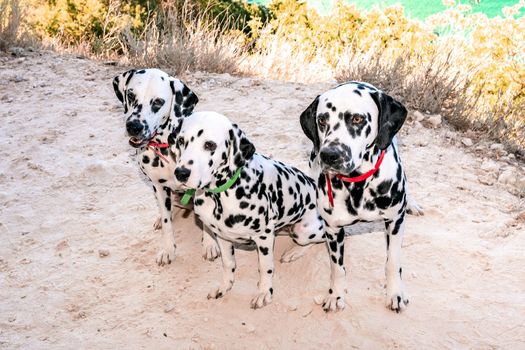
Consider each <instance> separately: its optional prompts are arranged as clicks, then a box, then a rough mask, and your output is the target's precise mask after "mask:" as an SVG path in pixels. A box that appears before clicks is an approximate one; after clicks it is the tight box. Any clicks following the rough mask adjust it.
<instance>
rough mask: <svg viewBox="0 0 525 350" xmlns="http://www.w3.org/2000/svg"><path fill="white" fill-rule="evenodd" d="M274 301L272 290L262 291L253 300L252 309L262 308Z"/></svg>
mask: <svg viewBox="0 0 525 350" xmlns="http://www.w3.org/2000/svg"><path fill="white" fill-rule="evenodd" d="M271 302H272V290H271V288H270V290H268V291H266V292H260V293H259V294H257V295H256V296H255V297H254V298H253V299H252V301H251V303H250V305H251V307H252V309H260V308H262V307H265V306H266V305H268V304H270V303H271Z"/></svg>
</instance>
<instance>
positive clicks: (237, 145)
mask: <svg viewBox="0 0 525 350" xmlns="http://www.w3.org/2000/svg"><path fill="white" fill-rule="evenodd" d="M229 133H230V162H231V161H233V163H234V165H235V167H237V168H238V167H240V166H243V165H244V164H245V163H246V161H248V160H250V159H252V157H253V154H254V153H255V146H254V145H253V143H251V141H250V140H248V137H246V134H245V133H244V132H243V131H242V130H241V129H240V128H239V127H238V126H237V124H233V128H232V129H230V131H229Z"/></svg>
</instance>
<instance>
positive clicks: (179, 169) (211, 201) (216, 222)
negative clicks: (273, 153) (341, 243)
mask: <svg viewBox="0 0 525 350" xmlns="http://www.w3.org/2000/svg"><path fill="white" fill-rule="evenodd" d="M171 142H173V146H172V147H171V151H172V153H173V154H174V157H175V158H174V161H176V167H175V172H174V175H175V185H176V186H177V187H180V188H187V189H193V190H195V196H194V209H195V213H196V214H197V215H198V216H199V218H200V219H201V220H202V221H203V222H204V223H205V224H206V225H207V226H209V227H210V228H211V229H212V230H213V232H214V233H215V234H216V235H217V241H218V243H219V247H220V250H221V257H222V265H223V279H222V283H221V285H220V286H219V287H218V288H216V289H213V290H212V291H211V292H210V293H209V295H208V298H209V299H217V298H220V297H222V296H224V295H225V293H226V292H228V291H229V290H230V289H231V288H232V286H233V282H234V272H235V267H236V263H235V257H234V254H235V247H234V244H243V245H245V244H248V243H250V242H251V243H254V244H255V245H256V247H257V254H258V258H259V283H258V287H259V288H258V289H259V290H258V293H257V294H256V295H255V297H254V298H253V299H252V301H251V307H252V308H254V309H257V308H261V307H263V306H265V305H267V304H269V303H271V301H272V295H273V287H272V279H273V274H274V258H273V255H274V253H273V248H274V242H275V235H276V232H277V231H278V230H279V229H281V228H283V227H285V226H288V225H293V227H292V228H291V233H290V236H291V237H292V238H293V240H294V241H295V242H296V243H297V244H299V245H301V246H303V245H307V244H310V243H322V242H324V237H323V235H324V223H323V221H322V219H321V217H320V216H319V213H318V211H317V208H316V205H315V184H314V181H313V180H312V179H311V178H309V177H308V176H306V175H305V174H304V173H303V172H301V171H300V170H298V169H296V168H294V167H291V166H288V165H286V164H283V163H281V162H279V161H275V160H272V159H269V158H267V157H265V156H263V155H261V154H258V153H256V152H255V146H254V145H253V144H252V143H251V142H250V141H249V139H248V138H247V137H246V135H245V134H244V132H243V131H242V130H241V129H239V127H238V126H237V125H236V124H233V123H232V122H231V121H230V120H229V119H228V118H227V117H225V116H223V115H220V114H218V113H214V112H197V113H193V114H192V115H190V116H188V117H186V118H184V120H183V122H182V124H181V125H180V128H179V129H178V130H175V131H174V136H173V140H172V141H171ZM285 254H286V253H285Z"/></svg>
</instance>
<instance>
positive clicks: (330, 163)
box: [319, 147, 354, 172]
mask: <svg viewBox="0 0 525 350" xmlns="http://www.w3.org/2000/svg"><path fill="white" fill-rule="evenodd" d="M319 157H320V158H321V166H322V167H323V169H324V170H330V171H336V172H350V171H351V170H353V168H354V162H353V161H352V160H351V157H347V155H346V154H345V152H341V150H339V149H337V148H333V147H324V148H321V151H320V152H319Z"/></svg>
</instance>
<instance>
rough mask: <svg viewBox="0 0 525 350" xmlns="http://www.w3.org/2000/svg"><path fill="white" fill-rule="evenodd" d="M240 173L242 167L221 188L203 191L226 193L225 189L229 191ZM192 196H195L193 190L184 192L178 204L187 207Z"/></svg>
mask: <svg viewBox="0 0 525 350" xmlns="http://www.w3.org/2000/svg"><path fill="white" fill-rule="evenodd" d="M241 171H242V167H240V168H238V169H237V170H236V171H235V173H234V174H233V176H232V177H231V178H230V179H229V180H228V181H226V183H224V184H223V185H221V186H219V187H217V188H212V189H208V190H206V189H205V191H206V192H211V193H220V192H224V191H226V190H227V189H229V188H230V187H232V186H233V184H234V183H235V181H237V179H238V178H239V176H240V175H241ZM194 194H195V190H194V189H189V190H186V192H184V196H182V199H181V200H180V203H181V204H182V205H187V204H188V203H189V202H190V199H191V197H193V195H194Z"/></svg>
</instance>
